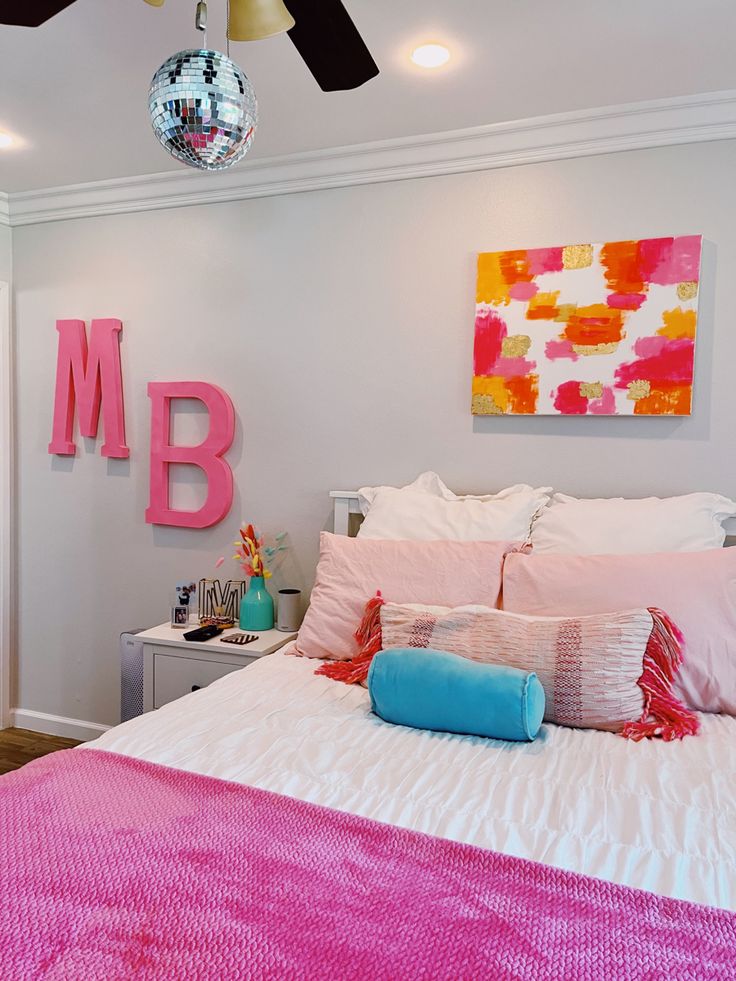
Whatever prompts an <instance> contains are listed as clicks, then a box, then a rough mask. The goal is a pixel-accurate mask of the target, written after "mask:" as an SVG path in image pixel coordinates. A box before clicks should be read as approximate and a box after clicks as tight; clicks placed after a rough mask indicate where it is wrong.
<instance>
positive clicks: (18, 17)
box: [0, 0, 74, 27]
mask: <svg viewBox="0 0 736 981" xmlns="http://www.w3.org/2000/svg"><path fill="white" fill-rule="evenodd" d="M73 3H74V0H0V24H12V25H13V26H15V27H38V26H39V25H40V24H43V23H44V22H45V21H47V20H49V19H50V18H51V17H53V16H55V15H56V14H58V13H59V11H61V10H63V9H64V8H65V7H71V5H72V4H73Z"/></svg>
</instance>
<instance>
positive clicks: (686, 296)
mask: <svg viewBox="0 0 736 981" xmlns="http://www.w3.org/2000/svg"><path fill="white" fill-rule="evenodd" d="M697 295H698V284H697V283H695V282H687V283H678V284H677V298H678V300H694V299H695V297H696V296H697Z"/></svg>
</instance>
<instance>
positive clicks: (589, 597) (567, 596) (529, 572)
mask: <svg viewBox="0 0 736 981" xmlns="http://www.w3.org/2000/svg"><path fill="white" fill-rule="evenodd" d="M387 595H388V594H387ZM642 606H646V607H648V606H656V607H661V608H663V609H665V610H667V612H668V613H669V614H670V616H671V617H672V619H673V620H674V621H675V623H677V625H678V627H679V628H680V630H681V631H682V634H683V637H684V638H685V640H684V649H685V661H684V664H683V666H682V671H680V672H679V674H678V676H677V678H676V680H675V692H676V694H677V696H678V698H681V699H682V701H683V702H684V703H685V704H686V705H688V706H689V707H690V708H691V709H695V710H696V711H698V712H725V713H726V714H729V715H736V548H714V549H708V551H705V552H660V553H655V554H652V555H546V554H545V555H534V554H532V555H529V556H523V557H522V556H516V555H509V557H508V559H507V560H506V562H505V563H504V572H503V607H504V609H505V610H509V611H511V612H513V613H525V614H527V615H530V616H552V615H555V616H559V615H560V614H562V615H564V616H572V617H577V616H588V615H589V614H592V613H612V612H613V611H614V610H626V609H630V608H632V607H642Z"/></svg>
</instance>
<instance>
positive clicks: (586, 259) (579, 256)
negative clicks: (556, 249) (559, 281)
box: [562, 245, 593, 269]
mask: <svg viewBox="0 0 736 981" xmlns="http://www.w3.org/2000/svg"><path fill="white" fill-rule="evenodd" d="M592 265H593V246H592V245H566V246H564V248H563V249H562V267H563V269H587V268H588V266H592Z"/></svg>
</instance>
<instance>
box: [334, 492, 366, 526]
mask: <svg viewBox="0 0 736 981" xmlns="http://www.w3.org/2000/svg"><path fill="white" fill-rule="evenodd" d="M330 497H331V498H332V514H333V520H334V525H333V531H334V532H335V534H336V535H349V534H350V515H351V514H361V513H362V512H361V510H360V507H359V506H358V492H357V491H330Z"/></svg>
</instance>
